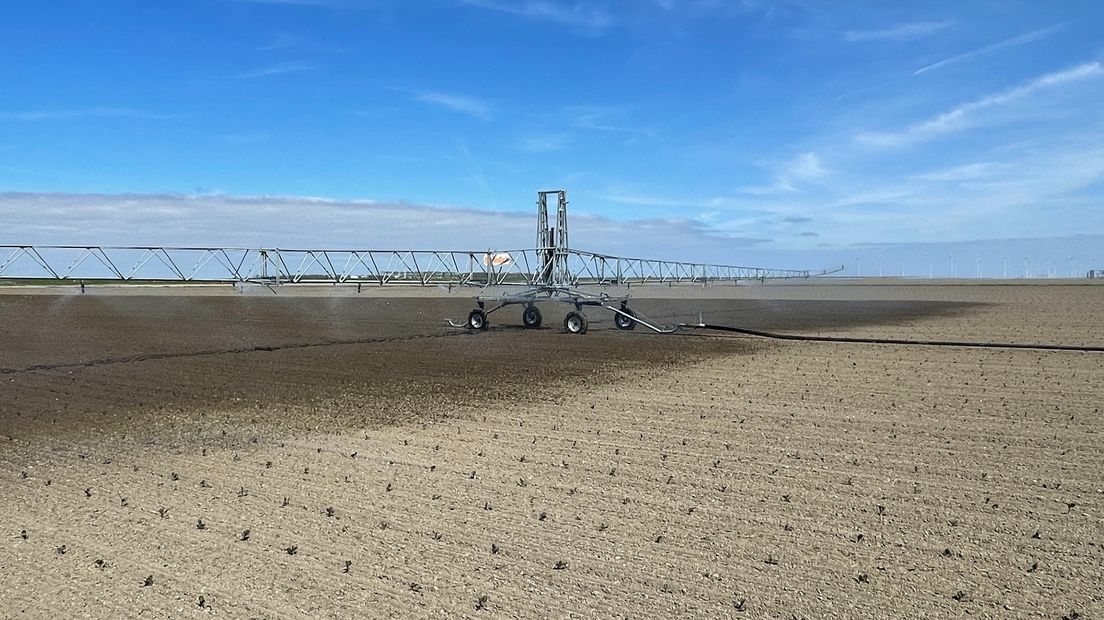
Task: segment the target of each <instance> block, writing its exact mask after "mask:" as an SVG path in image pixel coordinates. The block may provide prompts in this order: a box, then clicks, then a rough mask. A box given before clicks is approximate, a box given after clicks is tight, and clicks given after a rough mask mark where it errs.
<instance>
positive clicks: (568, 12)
mask: <svg viewBox="0 0 1104 620" xmlns="http://www.w3.org/2000/svg"><path fill="white" fill-rule="evenodd" d="M460 2H461V3H462V4H466V5H469V6H473V7H478V8H481V9H487V10H491V11H498V12H500V13H509V14H512V15H518V16H521V17H526V18H530V19H539V20H544V21H550V22H554V23H558V24H563V25H565V26H571V27H573V28H576V29H579V30H581V31H583V32H588V33H591V34H598V33H601V32H603V31H604V30H606V29H608V28H609V27H611V26H612V25H613V24H614V19H613V16H612V15H610V13H609V12H608V11H607V10H606V8H605V7H604V6H602V5H600V4H598V3H595V2H589V1H585V0H573V1H571V2H561V1H559V0H460Z"/></svg>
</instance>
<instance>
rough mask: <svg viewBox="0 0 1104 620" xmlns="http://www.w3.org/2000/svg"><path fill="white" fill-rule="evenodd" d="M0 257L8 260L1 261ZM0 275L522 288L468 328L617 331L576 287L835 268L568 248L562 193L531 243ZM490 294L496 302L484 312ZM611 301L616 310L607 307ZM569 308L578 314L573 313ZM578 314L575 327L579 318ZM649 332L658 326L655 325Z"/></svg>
mask: <svg viewBox="0 0 1104 620" xmlns="http://www.w3.org/2000/svg"><path fill="white" fill-rule="evenodd" d="M549 197H554V198H555V200H556V219H555V226H553V225H551V223H550V219H549V204H548V199H549ZM5 256H6V258H5ZM0 259H2V262H0V279H6V280H20V281H34V280H39V281H78V280H79V281H82V282H84V281H124V282H135V283H142V282H181V283H220V282H221V283H227V282H252V283H258V284H265V285H269V286H285V285H298V284H356V285H361V286H363V285H377V286H399V285H406V286H439V285H449V286H472V287H480V288H483V289H487V288H489V287H522V288H523V289H524V290H521V291H520V292H513V293H507V294H504V295H500V296H498V297H490V296H481V297H478V298H477V303H478V306H479V307H478V308H477V310H474V311H473V312H472V315H470V316H469V317H468V322H467V326H468V327H472V328H474V329H485V328H486V325H487V316H486V315H487V314H490V313H491V312H493V311H494V310H497V309H498V308H501V307H504V306H507V305H513V304H525V305H526V311H525V312H524V313H523V319H525V321H524V322H525V325H526V326H527V327H537V326H539V325H540V322H541V318H540V311H539V310H537V309H536V306H535V305H534V304H535V303H536V302H538V301H565V302H569V303H572V304H574V305H575V306H576V310H575V312H574V313H569V316H568V317H567V318H566V319H565V328H566V329H567V331H569V332H573V333H585V331H586V318H585V316H584V315H582V307H583V306H585V305H591V306H594V305H600V306H603V307H607V308H608V309H610V310H611V311H613V312H614V314H615V319H616V320H615V322H616V323H617V325H618V327H621V328H622V329H631V328H632V327H635V326H636V324H638V323H640V324H643V325H646V326H649V327H652V328H653V329H655V327H653V326H651V325H650V324H648V323H647V322H645V321H643V320H641V319H637V318H636V317H635V315H633V314H632V311H631V310H628V308H627V305H626V302H627V297H620V298H612V297H609V296H608V295H606V294H605V293H601V292H599V293H587V292H583V291H580V290H579V288H578V287H581V286H590V287H599V289H600V288H601V287H607V286H621V285H649V284H678V283H701V284H703V285H704V284H708V283H710V282H716V283H721V282H731V283H737V282H739V281H741V280H743V281H751V280H758V281H763V280H776V279H786V278H802V279H804V278H810V277H815V276H820V275H826V274H828V273H833V272H834V271H838V269H836V270H832V271H829V270H822V271H809V270H793V269H772V268H764V267H741V266H736V265H719V264H708V263H693V262H684V261H666V260H653V259H646V258H628V257H623V256H612V255H608V254H599V253H596V252H587V251H582V250H576V249H573V248H571V247H570V246H569V245H568V227H567V192H566V191H565V190H553V191H541V192H537V244H536V247H535V248H532V249H520V250H485V251H470V250H468V251H444V250H331V249H288V248H223V247H170V246H101V245H33V244H32V245H12V244H0ZM489 301H494V302H496V303H497V305H496V306H495V307H493V308H492V309H490V310H486V309H485V304H486V303H487V302H489ZM613 304H617V307H616V308H615V307H613ZM572 315H578V316H575V317H574V318H573V317H572ZM580 321H581V324H580ZM657 331H661V330H659V329H657Z"/></svg>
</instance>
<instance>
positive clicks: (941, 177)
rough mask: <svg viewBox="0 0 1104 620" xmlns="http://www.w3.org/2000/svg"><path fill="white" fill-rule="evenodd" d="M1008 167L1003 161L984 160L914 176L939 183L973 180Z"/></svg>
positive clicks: (991, 174) (917, 178) (914, 177)
mask: <svg viewBox="0 0 1104 620" xmlns="http://www.w3.org/2000/svg"><path fill="white" fill-rule="evenodd" d="M1006 168H1007V165H1006V164H1003V163H999V162H992V161H982V162H975V163H972V164H963V165H961V166H954V167H953V168H943V169H941V170H933V171H931V172H924V173H920V174H915V175H913V176H912V178H913V179H916V180H918V181H934V182H937V183H944V182H948V183H953V182H958V181H972V180H974V179H983V178H986V177H991V176H993V175H995V174H997V173H999V172H1001V171H1003V170H1004V169H1006Z"/></svg>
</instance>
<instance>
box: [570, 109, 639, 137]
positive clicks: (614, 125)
mask: <svg viewBox="0 0 1104 620" xmlns="http://www.w3.org/2000/svg"><path fill="white" fill-rule="evenodd" d="M563 113H564V115H565V116H566V117H567V123H568V124H569V125H570V126H571V127H574V128H576V129H587V130H591V131H602V132H606V133H615V134H626V135H634V136H641V137H645V138H651V139H653V140H654V139H658V138H659V135H658V134H657V133H656V131H655V129H653V128H651V127H642V126H636V125H632V124H629V123H622V122H618V121H617V120H614V119H617V118H623V117H625V116H626V115H627V110H625V109H624V108H618V107H613V106H593V105H579V106H570V107H568V108H565V109H564V111H563Z"/></svg>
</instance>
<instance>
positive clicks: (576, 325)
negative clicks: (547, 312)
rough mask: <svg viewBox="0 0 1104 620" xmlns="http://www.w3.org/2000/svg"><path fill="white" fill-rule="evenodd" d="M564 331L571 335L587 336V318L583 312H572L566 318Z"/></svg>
mask: <svg viewBox="0 0 1104 620" xmlns="http://www.w3.org/2000/svg"><path fill="white" fill-rule="evenodd" d="M564 331H565V332H567V333H569V334H585V333H586V331H587V318H586V315H585V314H583V313H582V312H575V311H571V312H568V313H567V316H565V317H564Z"/></svg>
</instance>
